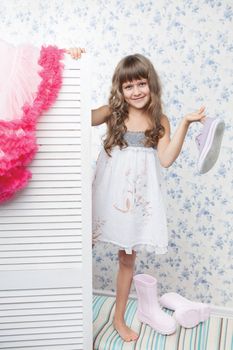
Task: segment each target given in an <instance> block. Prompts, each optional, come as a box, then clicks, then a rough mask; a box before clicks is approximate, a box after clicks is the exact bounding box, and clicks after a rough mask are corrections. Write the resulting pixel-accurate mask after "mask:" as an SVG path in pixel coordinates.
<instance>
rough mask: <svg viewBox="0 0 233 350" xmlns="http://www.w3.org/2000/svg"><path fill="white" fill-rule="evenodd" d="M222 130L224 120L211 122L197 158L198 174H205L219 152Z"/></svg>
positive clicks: (223, 128)
mask: <svg viewBox="0 0 233 350" xmlns="http://www.w3.org/2000/svg"><path fill="white" fill-rule="evenodd" d="M224 130H225V123H224V121H219V120H215V121H214V122H213V123H212V125H211V127H210V130H209V133H208V136H207V139H206V142H205V146H204V148H203V150H202V152H201V154H200V156H199V160H198V165H197V168H198V171H199V173H200V174H205V173H206V172H207V171H209V170H210V169H211V168H212V167H213V166H214V164H215V163H216V161H217V159H218V156H219V153H220V148H221V143H222V138H223V133H224Z"/></svg>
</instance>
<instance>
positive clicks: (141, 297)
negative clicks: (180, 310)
mask: <svg viewBox="0 0 233 350" xmlns="http://www.w3.org/2000/svg"><path fill="white" fill-rule="evenodd" d="M133 281H134V285H135V289H136V293H137V298H138V307H137V318H138V320H139V321H140V322H142V323H145V324H148V325H149V326H150V327H151V328H153V329H154V330H155V331H157V332H158V333H161V334H164V335H169V334H173V333H174V332H175V331H176V322H175V320H174V318H173V317H172V316H170V315H168V314H167V313H166V312H164V311H163V310H162V308H161V307H160V304H159V302H158V295H157V280H156V278H155V277H153V276H151V275H147V274H144V273H141V274H138V275H135V276H134V277H133Z"/></svg>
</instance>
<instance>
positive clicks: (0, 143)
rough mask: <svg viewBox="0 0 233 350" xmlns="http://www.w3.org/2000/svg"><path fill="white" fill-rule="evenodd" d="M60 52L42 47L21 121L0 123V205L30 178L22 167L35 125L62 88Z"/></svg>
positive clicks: (29, 154)
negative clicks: (33, 87)
mask: <svg viewBox="0 0 233 350" xmlns="http://www.w3.org/2000/svg"><path fill="white" fill-rule="evenodd" d="M63 55H64V50H61V49H58V48H57V47H55V46H48V47H42V48H41V51H40V58H39V61H38V63H39V65H40V66H41V68H42V70H41V71H40V72H38V74H39V75H40V77H41V81H40V84H39V86H38V90H37V93H36V97H35V99H34V100H33V103H32V104H28V103H25V104H24V106H23V107H22V111H23V116H22V118H21V119H15V120H11V121H4V120H0V202H3V201H5V200H7V199H10V198H11V197H12V196H13V195H14V193H15V192H16V191H18V190H19V189H22V188H24V187H25V186H26V185H27V182H28V180H29V179H30V177H31V173H30V171H29V170H27V169H25V167H26V166H27V165H28V164H29V163H30V162H31V160H32V159H33V158H34V156H35V153H36V151H37V148H38V146H37V142H36V135H35V130H36V123H37V121H38V118H39V117H40V116H41V115H42V113H43V112H45V111H46V110H48V109H49V108H50V107H51V106H52V104H53V103H54V102H55V101H56V98H57V96H58V92H59V90H60V88H61V85H62V71H63V67H64V65H63V63H62V62H61V59H62V58H63Z"/></svg>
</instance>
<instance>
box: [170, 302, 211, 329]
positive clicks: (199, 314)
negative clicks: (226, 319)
mask: <svg viewBox="0 0 233 350" xmlns="http://www.w3.org/2000/svg"><path fill="white" fill-rule="evenodd" d="M174 317H175V319H176V321H177V322H178V323H179V324H180V325H181V326H182V327H184V328H193V327H196V326H197V325H198V324H199V323H200V322H204V321H206V320H208V318H209V317H210V309H209V308H208V307H206V308H190V309H188V308H187V309H178V310H176V311H175V312H174Z"/></svg>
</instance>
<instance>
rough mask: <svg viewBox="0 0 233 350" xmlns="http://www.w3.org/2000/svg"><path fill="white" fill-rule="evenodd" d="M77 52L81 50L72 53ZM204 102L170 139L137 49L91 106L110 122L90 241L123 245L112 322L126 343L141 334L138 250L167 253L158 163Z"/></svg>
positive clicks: (157, 93) (166, 160)
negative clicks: (136, 298)
mask: <svg viewBox="0 0 233 350" xmlns="http://www.w3.org/2000/svg"><path fill="white" fill-rule="evenodd" d="M68 52H69V53H70V54H71V56H72V57H74V58H79V57H81V53H82V52H84V50H83V49H80V48H73V49H70V50H69V51H68ZM204 110H205V107H204V106H203V107H201V108H200V109H199V110H198V111H197V112H194V113H189V114H187V115H185V116H184V117H183V118H182V120H181V122H180V125H179V126H178V128H177V130H176V132H175V133H174V136H173V138H172V139H171V140H170V124H169V120H168V118H167V116H166V115H164V113H163V111H162V103H161V84H160V80H159V77H158V75H157V73H156V71H155V69H154V67H153V65H152V63H151V62H150V61H149V60H148V59H147V58H146V57H144V56H142V55H140V54H135V55H129V56H127V57H125V58H123V59H122V60H121V61H120V62H119V64H118V65H117V67H116V69H115V72H114V75H113V78H112V88H111V93H110V97H109V104H108V105H107V106H103V107H100V108H98V109H95V110H92V125H94V126H96V125H100V124H102V123H106V124H107V135H106V138H105V140H104V145H103V149H102V151H101V152H100V154H99V157H98V160H97V166H96V174H95V178H94V181H93V239H94V242H96V241H103V242H109V243H111V244H114V245H115V246H117V247H118V250H119V251H118V257H119V271H118V275H117V286H116V287H117V288H116V308H115V314H114V319H113V325H114V327H115V329H116V330H117V332H118V333H119V335H120V336H121V337H122V339H123V340H125V341H131V340H136V339H137V338H138V334H137V333H136V332H134V331H133V330H132V329H130V328H129V327H128V326H127V325H126V324H125V321H124V313H125V309H126V304H127V299H128V295H129V292H130V287H131V283H132V278H133V271H134V264H135V258H136V251H137V250H139V249H142V248H146V250H147V251H154V253H155V254H164V253H166V251H167V244H168V242H167V225H166V208H165V203H164V197H165V190H164V186H163V180H162V177H161V172H160V170H161V169H160V167H161V166H162V167H165V168H168V167H170V166H171V165H172V163H173V162H174V161H175V160H176V158H177V157H178V155H179V153H180V151H181V148H182V145H183V143H184V139H185V136H186V133H187V130H188V128H189V126H190V124H191V123H192V122H196V121H199V122H204V119H205V111H204Z"/></svg>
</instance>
